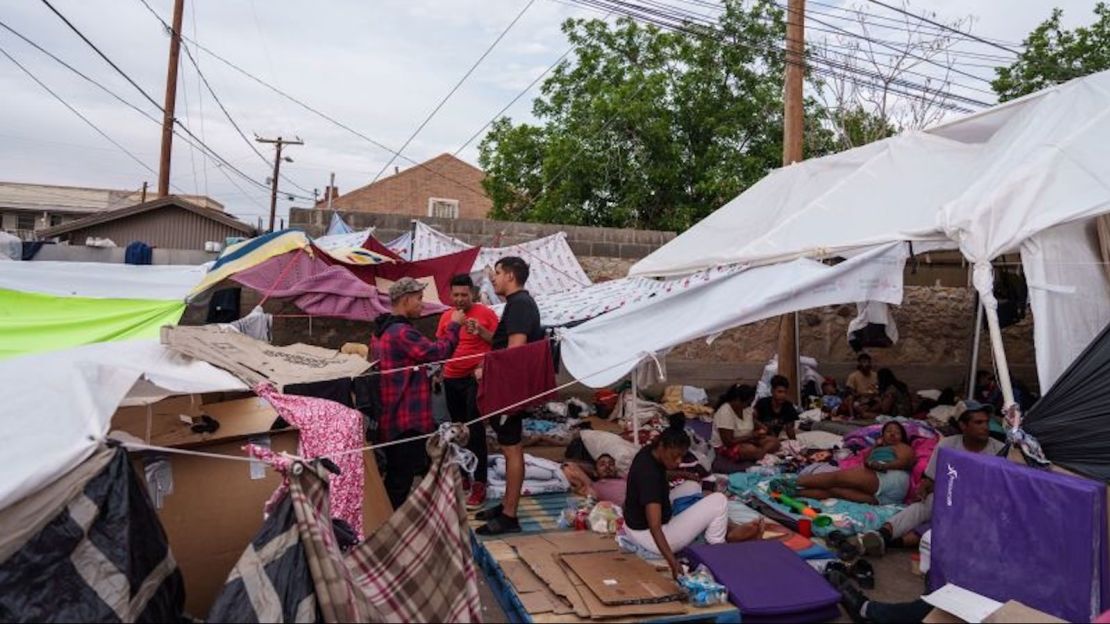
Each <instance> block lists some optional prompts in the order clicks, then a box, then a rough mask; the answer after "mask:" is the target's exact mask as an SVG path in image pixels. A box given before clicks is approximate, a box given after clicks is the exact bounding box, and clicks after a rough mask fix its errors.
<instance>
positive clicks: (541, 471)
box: [487, 454, 570, 498]
mask: <svg viewBox="0 0 1110 624" xmlns="http://www.w3.org/2000/svg"><path fill="white" fill-rule="evenodd" d="M569 490H570V482H569V481H567V478H566V477H565V476H564V475H563V469H562V467H561V466H560V465H559V463H558V462H553V461H551V460H549V459H543V458H542V457H533V456H532V455H527V454H525V456H524V486H523V487H522V489H521V493H522V494H524V495H525V496H533V495H536V494H551V493H554V492H567V491H569ZM487 495H488V496H489V497H490V498H502V497H504V496H505V456H504V455H491V456H490V458H489V484H488V489H487Z"/></svg>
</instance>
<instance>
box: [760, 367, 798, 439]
mask: <svg viewBox="0 0 1110 624" xmlns="http://www.w3.org/2000/svg"><path fill="white" fill-rule="evenodd" d="M789 392H790V381H789V380H788V379H787V378H786V377H783V376H782V375H775V376H774V377H772V378H771V396H769V397H763V398H762V399H760V400H758V401H756V402H755V408H754V409H755V418H756V420H758V421H759V422H760V423H762V424H763V425H765V426H766V427H767V429H768V431H770V433H771V435H772V436H774V437H776V438H777V437H779V434H781V433H782V432H783V431H785V432H786V437H788V438H790V439H791V440H797V439H798V438H797V432H796V431H795V430H794V423H795V422H796V421H797V420H798V410H797V409H795V407H794V404H793V403H791V402H790V400H789V399H787V398H786V396H787V394H788V393H789Z"/></svg>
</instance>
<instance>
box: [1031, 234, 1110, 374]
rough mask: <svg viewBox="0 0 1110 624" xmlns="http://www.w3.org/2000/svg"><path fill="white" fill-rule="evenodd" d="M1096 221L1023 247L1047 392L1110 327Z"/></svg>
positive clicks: (1109, 290)
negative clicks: (1109, 325)
mask: <svg viewBox="0 0 1110 624" xmlns="http://www.w3.org/2000/svg"><path fill="white" fill-rule="evenodd" d="M1096 230H1097V228H1096V225H1095V223H1094V220H1088V221H1086V222H1083V221H1078V222H1075V223H1068V224H1065V225H1058V226H1056V227H1053V228H1050V229H1047V230H1045V231H1043V232H1041V233H1039V234H1036V235H1034V236H1033V237H1031V238H1030V239H1029V240H1027V241H1025V243H1024V244H1023V245H1022V246H1021V262H1022V266H1023V267H1024V268H1025V278H1026V283H1027V284H1028V285H1029V304H1030V306H1031V307H1032V309H1033V321H1034V322H1033V342H1034V343H1035V344H1036V353H1037V376H1038V377H1039V378H1040V382H1041V393H1042V394H1043V393H1045V392H1047V391H1048V389H1049V388H1051V387H1052V385H1053V384H1054V383H1056V379H1058V378H1059V377H1060V375H1061V374H1063V372H1064V371H1065V370H1067V368H1068V366H1070V365H1071V363H1072V362H1073V361H1075V358H1076V357H1078V356H1079V354H1080V353H1082V351H1083V349H1085V348H1087V345H1088V344H1090V342H1091V341H1092V340H1094V339H1095V337H1096V336H1098V335H1099V333H1100V332H1101V331H1102V330H1103V328H1105V327H1106V325H1107V324H1110V277H1108V275H1107V272H1106V267H1105V266H1104V265H1103V264H1102V256H1101V253H1100V250H1099V241H1098V233H1097V231H1096Z"/></svg>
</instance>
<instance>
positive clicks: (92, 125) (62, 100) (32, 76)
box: [0, 47, 180, 190]
mask: <svg viewBox="0 0 1110 624" xmlns="http://www.w3.org/2000/svg"><path fill="white" fill-rule="evenodd" d="M0 54H3V55H4V56H5V57H7V59H8V60H9V61H11V62H12V63H13V64H14V65H15V66H16V67H18V68H19V69H20V70H22V71H23V73H25V74H27V76H28V77H29V78H30V79H31V80H33V81H35V83H36V84H38V86H40V87H42V88H43V90H45V91H46V92H47V93H49V94H50V95H51V96H53V97H54V99H55V100H58V102H60V103H61V104H62V106H65V107H66V108H67V109H69V112H71V113H73V114H74V115H76V116H77V117H78V118H79V119H80V120H81V121H83V122H85V124H86V125H88V126H89V127H90V128H92V129H93V130H95V131H96V133H97V134H99V135H100V136H101V137H103V138H104V140H106V141H108V142H109V143H111V144H112V145H114V146H116V149H118V150H119V151H121V152H123V153H124V154H127V156H129V157H130V158H131V160H134V161H135V162H136V163H138V164H139V165H140V166H141V167H142V168H143V169H146V170H147V171H149V172H151V173H152V174H154V175H158V172H157V171H155V170H154V169H153V168H151V167H150V165H148V164H146V163H145V162H143V161H142V159H140V158H139V157H138V156H136V155H135V154H133V153H131V151H130V150H128V149H127V148H126V147H124V146H123V145H121V144H120V143H119V142H118V141H116V140H115V139H113V138H112V137H111V136H109V135H108V133H107V132H105V131H104V130H101V129H100V126H98V125H96V124H95V123H93V121H92V120H90V119H89V118H88V117H86V116H85V115H83V114H82V113H81V111H79V110H77V109H76V108H74V107H73V106H72V105H71V104H70V103H69V102H67V101H66V100H65V98H63V97H62V96H60V95H58V93H57V92H55V91H54V90H53V89H51V88H50V87H49V86H47V85H46V83H45V82H43V81H42V80H39V78H38V76H36V75H35V74H34V73H33V72H32V71H31V70H29V69H27V68H26V67H25V66H24V65H23V64H22V63H20V62H19V61H17V60H16V59H15V57H14V56H12V55H11V54H9V53H8V51H7V50H6V49H4V48H3V47H0ZM179 190H180V189H179Z"/></svg>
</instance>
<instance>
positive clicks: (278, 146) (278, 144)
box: [254, 137, 304, 232]
mask: <svg viewBox="0 0 1110 624" xmlns="http://www.w3.org/2000/svg"><path fill="white" fill-rule="evenodd" d="M254 140H255V141H258V142H259V143H271V144H273V145H274V147H275V150H274V177H272V178H270V230H269V231H271V232H273V231H274V219H276V218H277V191H278V176H279V175H281V150H282V148H284V147H285V146H286V145H304V141H302V140H301V139H300V137H297V138H296V139H293V140H289V139H283V138H281V137H278V138H276V139H263V138H262V137H255V138H254ZM285 161H286V162H293V159H292V158H289V157H288V156H286V157H285Z"/></svg>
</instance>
